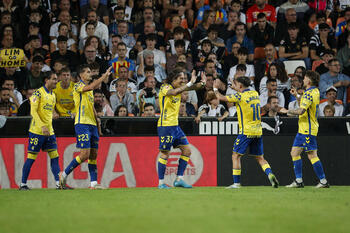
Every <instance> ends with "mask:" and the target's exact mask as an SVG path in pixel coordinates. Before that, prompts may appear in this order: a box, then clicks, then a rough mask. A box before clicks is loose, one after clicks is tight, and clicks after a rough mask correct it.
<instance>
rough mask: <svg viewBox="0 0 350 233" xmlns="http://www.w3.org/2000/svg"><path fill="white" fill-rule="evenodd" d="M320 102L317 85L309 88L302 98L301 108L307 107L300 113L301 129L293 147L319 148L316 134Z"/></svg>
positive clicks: (306, 149) (309, 149)
mask: <svg viewBox="0 0 350 233" xmlns="http://www.w3.org/2000/svg"><path fill="white" fill-rule="evenodd" d="M319 103H320V91H319V90H318V88H316V87H310V88H308V89H307V90H306V91H305V92H304V94H303V96H302V97H301V100H300V108H302V109H305V112H304V113H303V114H302V115H299V122H298V125H299V130H298V134H297V135H296V137H295V139H294V143H293V147H302V148H304V149H305V151H306V152H307V151H312V150H317V141H316V136H317V133H318V126H319V125H318V121H317V117H318V105H319Z"/></svg>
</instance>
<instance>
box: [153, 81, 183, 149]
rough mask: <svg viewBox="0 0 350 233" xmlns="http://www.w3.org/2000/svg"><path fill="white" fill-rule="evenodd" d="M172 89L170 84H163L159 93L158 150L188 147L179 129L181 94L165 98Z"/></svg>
mask: <svg viewBox="0 0 350 233" xmlns="http://www.w3.org/2000/svg"><path fill="white" fill-rule="evenodd" d="M171 89H174V88H173V86H172V85H170V84H167V83H165V84H163V85H162V86H161V88H160V91H159V106H160V117H159V120H158V128H157V130H158V136H159V149H160V150H164V151H166V150H170V149H171V146H173V147H177V146H180V145H188V140H187V138H186V135H185V134H184V132H183V131H182V129H181V128H180V127H179V120H178V118H179V110H180V103H181V94H178V95H175V96H167V95H166V94H167V92H168V91H169V90H171Z"/></svg>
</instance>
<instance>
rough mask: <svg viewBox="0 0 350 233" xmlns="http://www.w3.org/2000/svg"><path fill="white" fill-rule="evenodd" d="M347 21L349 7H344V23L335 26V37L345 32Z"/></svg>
mask: <svg viewBox="0 0 350 233" xmlns="http://www.w3.org/2000/svg"><path fill="white" fill-rule="evenodd" d="M348 20H350V7H346V9H345V10H344V21H342V22H340V23H339V24H338V25H337V28H336V32H335V36H336V37H339V36H340V35H341V34H342V33H344V32H345V30H346V28H347V27H346V25H347V22H348Z"/></svg>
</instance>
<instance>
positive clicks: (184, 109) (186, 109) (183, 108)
mask: <svg viewBox="0 0 350 233" xmlns="http://www.w3.org/2000/svg"><path fill="white" fill-rule="evenodd" d="M188 97H189V92H188V91H184V92H182V93H181V105H180V113H179V114H180V116H183V117H185V116H190V117H195V116H196V109H195V107H194V106H193V104H192V103H190V102H188V101H189V98H188Z"/></svg>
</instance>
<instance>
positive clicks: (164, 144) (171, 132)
mask: <svg viewBox="0 0 350 233" xmlns="http://www.w3.org/2000/svg"><path fill="white" fill-rule="evenodd" d="M157 130H158V136H159V150H168V151H169V150H171V146H173V147H178V146H181V145H188V141H187V137H186V135H185V134H184V132H183V131H182V129H181V128H180V127H179V126H159V127H158V128H157Z"/></svg>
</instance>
